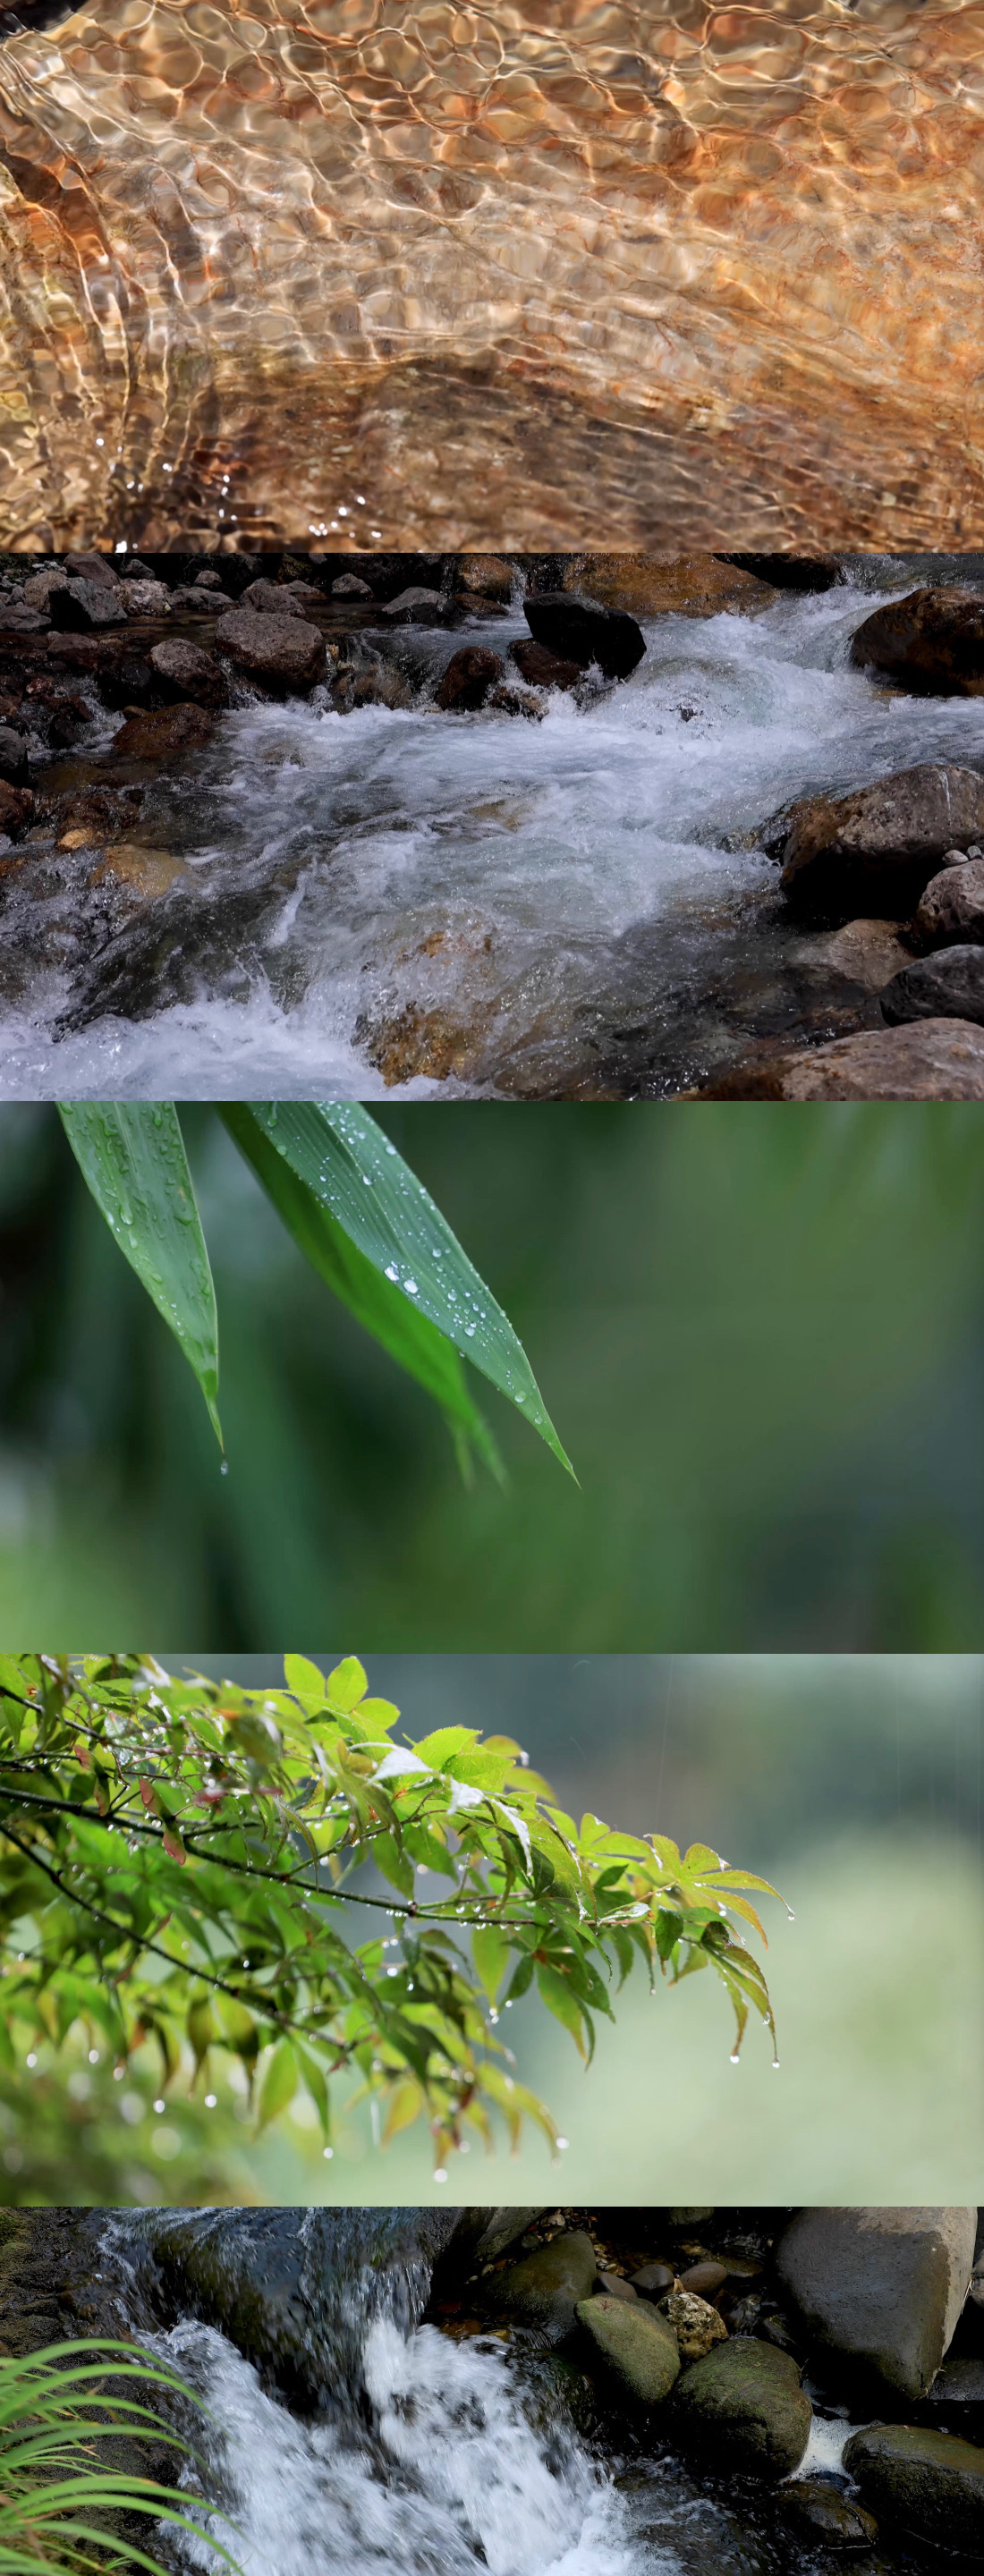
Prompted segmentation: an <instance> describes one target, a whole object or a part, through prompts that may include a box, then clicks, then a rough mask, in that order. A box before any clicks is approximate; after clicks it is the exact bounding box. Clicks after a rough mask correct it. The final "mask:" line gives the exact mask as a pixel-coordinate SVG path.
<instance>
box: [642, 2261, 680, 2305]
mask: <svg viewBox="0 0 984 2576" xmlns="http://www.w3.org/2000/svg"><path fill="white" fill-rule="evenodd" d="M675 2277H676V2275H675V2273H674V2270H673V2265H672V2263H643V2264H642V2265H641V2267H640V2269H639V2271H638V2272H633V2273H632V2274H631V2281H632V2287H633V2289H634V2290H636V2291H637V2292H638V2295H639V2297H640V2299H661V2298H662V2296H663V2293H664V2291H665V2290H672V2288H673V2283H674V2280H675Z"/></svg>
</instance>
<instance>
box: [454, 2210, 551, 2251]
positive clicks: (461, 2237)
mask: <svg viewBox="0 0 984 2576" xmlns="http://www.w3.org/2000/svg"><path fill="white" fill-rule="evenodd" d="M545 2216H546V2212H545V2210H543V2209H540V2208H537V2209H506V2208H501V2209H489V2208H487V2207H486V2206H485V2204H484V2203H482V2204H481V2205H480V2206H478V2207H476V2208H473V2209H460V2210H459V2211H458V2214H457V2217H456V2220H455V2227H454V2236H453V2238H452V2247H453V2254H454V2256H457V2255H458V2253H459V2252H461V2253H469V2254H470V2255H471V2258H472V2260H473V2262H474V2263H475V2264H480V2263H493V2262H494V2261H495V2257H496V2255H497V2254H504V2253H505V2251H506V2248H507V2246H509V2245H515V2243H516V2239H517V2237H518V2236H525V2234H526V2230H527V2228H528V2227H531V2226H532V2224H533V2221H534V2219H535V2218H544V2217H545Z"/></svg>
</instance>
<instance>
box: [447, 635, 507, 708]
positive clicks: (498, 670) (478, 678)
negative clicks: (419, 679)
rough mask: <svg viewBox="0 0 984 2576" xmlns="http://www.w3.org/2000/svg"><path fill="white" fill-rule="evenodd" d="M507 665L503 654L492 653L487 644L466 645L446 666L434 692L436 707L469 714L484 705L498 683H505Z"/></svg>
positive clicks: (452, 656) (453, 655) (454, 654)
mask: <svg viewBox="0 0 984 2576" xmlns="http://www.w3.org/2000/svg"><path fill="white" fill-rule="evenodd" d="M505 676H506V666H505V663H504V661H503V659H502V655H501V654H500V653H491V652H490V651H489V649H488V646H487V645H485V644H464V645H462V648H461V651H460V653H452V655H451V659H450V662H448V663H446V664H445V668H444V670H443V671H442V673H441V677H440V679H439V681H438V684H437V687H436V689H435V691H434V704H435V706H437V707H441V708H443V709H444V710H445V712H451V711H453V712H455V713H457V714H459V715H464V714H468V713H470V712H472V711H474V709H475V708H477V707H481V706H484V704H485V700H486V698H487V697H488V694H489V690H490V689H491V688H492V686H493V683H494V682H495V681H496V680H504V679H505Z"/></svg>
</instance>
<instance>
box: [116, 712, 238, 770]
mask: <svg viewBox="0 0 984 2576" xmlns="http://www.w3.org/2000/svg"><path fill="white" fill-rule="evenodd" d="M214 725H215V717H214V715H213V714H212V713H211V712H210V710H209V709H208V708H207V707H193V706H186V705H184V704H182V705H180V706H176V707H157V708H155V710H154V711H153V713H152V714H147V715H143V714H141V715H137V716H128V717H127V720H126V723H125V724H122V725H121V726H120V729H119V732H118V733H115V734H114V735H113V741H112V751H111V757H112V758H113V759H114V760H168V759H172V758H174V756H175V755H176V754H177V753H178V752H179V751H194V750H198V749H199V748H200V746H201V744H202V743H206V742H208V740H209V737H210V735H211V733H212V731H213V729H214Z"/></svg>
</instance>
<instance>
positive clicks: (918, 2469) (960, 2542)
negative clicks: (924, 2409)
mask: <svg viewBox="0 0 984 2576" xmlns="http://www.w3.org/2000/svg"><path fill="white" fill-rule="evenodd" d="M844 2467H845V2469H846V2470H847V2472H848V2475H849V2476H850V2477H852V2478H854V2479H855V2480H856V2482H857V2485H858V2487H859V2489H860V2492H861V2494H862V2496H863V2498H864V2501H865V2504H867V2505H870V2506H871V2507H872V2510H873V2511H874V2512H875V2513H876V2514H878V2515H880V2516H881V2517H882V2518H883V2519H884V2520H885V2521H886V2522H894V2523H896V2524H898V2525H899V2526H900V2528H901V2529H902V2530H903V2531H909V2532H912V2533H913V2535H914V2537H915V2538H916V2539H918V2540H928V2541H930V2542H932V2544H933V2545H934V2547H936V2548H937V2549H957V2550H960V2551H961V2553H963V2554H966V2555H967V2556H968V2557H971V2556H972V2557H975V2558H977V2559H978V2561H984V2450H979V2449H978V2447H977V2444H976V2443H974V2442H962V2441H961V2440H960V2437H959V2434H957V2433H933V2432H930V2431H923V2429H922V2428H921V2426H917V2425H914V2424H869V2425H868V2426H867V2427H866V2429H865V2430H864V2432H861V2433H855V2434H853V2435H852V2438H851V2440H850V2441H849V2442H848V2444H847V2448H846V2450H845V2452H844Z"/></svg>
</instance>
